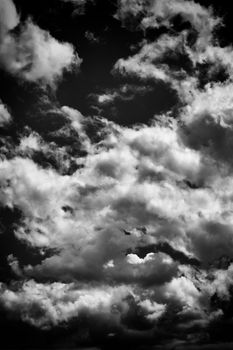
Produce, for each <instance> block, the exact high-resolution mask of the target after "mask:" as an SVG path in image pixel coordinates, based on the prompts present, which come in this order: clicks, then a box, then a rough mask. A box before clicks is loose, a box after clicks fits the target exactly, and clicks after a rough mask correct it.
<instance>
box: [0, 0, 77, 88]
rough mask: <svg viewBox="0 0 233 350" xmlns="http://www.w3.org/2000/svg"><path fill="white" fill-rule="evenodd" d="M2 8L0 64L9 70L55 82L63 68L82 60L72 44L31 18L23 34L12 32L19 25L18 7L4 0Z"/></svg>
mask: <svg viewBox="0 0 233 350" xmlns="http://www.w3.org/2000/svg"><path fill="white" fill-rule="evenodd" d="M2 7H3V9H4V11H5V12H6V14H7V17H6V19H4V20H2V22H1V26H2V28H3V30H2V33H3V34H2V37H1V38H0V39H1V40H0V65H1V66H2V68H3V69H5V70H6V71H7V72H9V73H11V74H13V75H16V76H19V77H20V78H23V79H25V80H28V81H42V82H43V83H46V84H50V85H53V84H54V83H55V82H56V81H57V79H59V78H60V77H61V76H62V73H63V71H64V70H66V69H72V67H75V66H76V67H77V66H78V65H79V64H80V63H81V60H80V58H79V57H78V55H77V54H76V53H75V52H74V48H73V47H72V45H71V44H69V43H61V42H59V41H57V40H56V39H55V38H53V37H52V36H51V35H50V33H48V32H47V31H45V30H43V29H41V28H39V27H38V26H37V25H36V24H34V23H33V22H32V21H31V20H27V22H26V24H25V25H23V26H21V31H20V34H18V35H12V34H11V33H10V32H9V30H10V29H13V28H14V27H15V26H16V25H17V24H18V16H17V14H16V10H15V7H14V5H13V3H12V1H11V0H8V1H4V3H3V5H2ZM0 20H1V18H0Z"/></svg>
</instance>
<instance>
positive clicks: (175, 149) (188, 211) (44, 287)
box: [0, 0, 233, 349]
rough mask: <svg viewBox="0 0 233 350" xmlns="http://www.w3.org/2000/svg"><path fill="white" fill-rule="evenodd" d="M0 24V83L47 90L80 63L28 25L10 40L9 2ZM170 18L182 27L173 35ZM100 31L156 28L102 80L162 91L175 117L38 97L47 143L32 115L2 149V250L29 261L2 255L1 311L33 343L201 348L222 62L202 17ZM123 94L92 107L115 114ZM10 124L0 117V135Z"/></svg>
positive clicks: (226, 55) (13, 17) (216, 257)
mask: <svg viewBox="0 0 233 350" xmlns="http://www.w3.org/2000/svg"><path fill="white" fill-rule="evenodd" d="M73 2H75V1H73ZM80 3H83V2H82V1H81V2H80ZM0 8H2V10H3V12H2V13H3V14H4V15H1V11H0V29H1V37H0V62H1V66H2V67H3V69H4V70H6V71H8V72H10V73H11V74H13V75H16V76H19V77H20V78H23V79H24V80H27V81H30V82H35V81H43V82H46V83H47V84H53V83H54V81H55V80H56V79H57V78H59V77H60V76H61V74H62V72H63V70H64V69H68V68H69V67H71V66H72V64H74V62H76V64H77V62H79V63H80V60H79V59H78V56H77V55H76V54H75V53H74V49H73V47H72V45H71V44H68V43H61V42H59V41H57V40H56V39H54V38H53V37H52V36H51V35H50V34H49V33H48V32H46V31H45V30H42V29H40V28H39V27H38V26H37V25H36V24H34V22H32V20H27V21H26V23H24V24H23V25H21V24H19V23H20V19H19V15H18V14H17V11H16V9H15V7H14V5H13V3H12V2H11V1H3V2H2V4H1V5H0ZM177 16H180V18H181V22H182V23H186V25H185V26H184V28H183V27H182V26H181V29H179V30H177V31H176V32H175V34H174V31H175V30H172V31H171V30H170V28H173V27H174V28H175V24H174V21H175V19H177ZM114 18H115V20H117V21H118V22H119V23H120V24H119V25H121V26H123V28H127V27H128V26H129V27H130V30H133V29H132V28H134V25H135V24H137V26H138V28H140V30H142V31H146V30H148V28H149V29H153V30H154V29H156V30H158V29H160V28H163V29H164V28H165V29H164V30H166V33H162V34H160V33H159V34H158V37H156V38H154V39H153V40H151V38H147V37H145V38H144V39H143V40H141V41H140V42H139V43H137V45H135V46H134V47H133V48H132V54H131V55H130V56H129V57H128V58H127V57H126V56H125V55H124V57H121V58H119V59H118V60H117V61H115V63H114V64H113V66H112V67H111V70H112V73H114V75H116V76H118V78H122V79H126V80H127V79H129V84H130V82H131V80H130V79H135V80H136V81H140V83H143V84H147V83H148V82H150V83H151V82H152V84H157V83H158V82H159V83H161V82H162V83H163V84H166V85H167V86H168V87H169V89H171V90H172V91H173V92H174V93H175V94H176V96H177V99H178V103H177V105H176V106H175V108H174V109H173V110H172V109H171V110H169V111H167V112H164V113H160V114H157V113H154V112H153V113H152V114H153V118H151V120H150V121H148V122H147V123H146V122H145V123H140V124H139V123H133V122H132V123H131V125H122V124H120V123H118V122H117V120H114V121H113V120H111V119H110V118H109V119H108V118H105V117H103V116H101V112H100V113H99V115H94V114H93V115H89V114H88V115H84V113H81V112H80V111H79V110H78V109H76V108H74V107H73V106H72V107H71V106H66V105H62V104H59V103H58V102H56V103H54V102H51V101H49V102H48V99H49V97H47V100H46V98H45V97H44V96H42V97H41V98H40V100H39V103H40V105H39V104H38V105H39V107H38V109H39V110H40V114H39V115H40V118H41V119H40V120H41V123H42V124H43V123H45V124H44V125H45V126H46V125H49V127H48V128H46V127H45V128H40V127H39V126H38V124H40V120H39V122H38V121H37V124H36V122H35V121H34V119H33V116H32V115H30V116H29V117H28V118H29V120H33V122H31V123H30V122H27V123H26V125H23V127H21V124H23V123H21V124H20V123H19V122H18V123H19V126H20V128H21V129H19V131H18V133H16V136H15V135H14V136H12V137H10V136H9V135H6V134H4V142H3V144H1V150H2V154H3V156H2V157H1V161H0V203H1V207H2V208H4V209H5V210H8V212H10V213H11V215H13V214H12V213H14V215H16V214H15V212H17V213H18V214H17V215H18V216H17V215H16V216H17V220H16V219H15V222H14V223H9V222H8V223H7V224H8V226H9V232H7V234H9V235H11V237H13V238H14V240H15V241H16V242H18V244H21V245H22V246H23V247H24V249H25V250H26V251H31V252H33V253H32V254H35V255H36V258H35V256H34V258H33V259H26V258H25V259H23V258H22V257H20V256H17V251H16V252H12V251H11V252H9V254H8V255H7V259H6V261H7V267H8V268H9V269H10V273H11V274H12V276H13V277H12V278H11V280H10V281H9V280H7V279H6V280H4V281H2V282H1V284H0V305H1V308H2V309H3V310H5V312H6V313H7V314H9V315H10V317H12V318H16V319H19V320H21V321H23V322H24V323H25V324H29V325H31V326H33V327H35V328H38V329H42V330H44V331H48V330H51V329H53V328H54V327H68V325H69V324H71V323H72V322H80V325H81V326H82V327H86V328H85V329H88V336H86V338H85V341H86V343H85V342H84V344H85V346H86V344H87V345H88V346H89V344H91V346H92V345H93V343H92V341H93V342H94V345H96V344H95V340H96V339H97V340H98V341H99V343H98V344H100V345H98V346H99V347H100V348H101V349H104V346H105V345H103V344H110V345H111V344H114V341H115V339H116V340H117V341H119V343H117V344H122V343H125V344H130V346H141V345H143V346H144V345H145V344H146V346H147V345H148V346H149V347H152V348H153V349H162V348H164V349H166V348H167V349H169V348H171V346H174V347H176V346H179V347H177V349H182V346H184V345H185V344H187V345H193V348H194V349H195V346H198V345H199V346H200V347H199V348H200V349H201V348H205V346H209V345H207V344H210V343H211V341H212V337H213V333H214V330H215V329H216V328H221V326H222V324H227V325H228V326H232V285H233V260H232V258H233V256H232V252H233V229H232V224H233V215H232V213H233V201H232V198H233V186H232V185H233V179H232V169H233V162H232V155H231V153H232V152H231V149H232V146H233V142H232V136H233V122H232V118H233V114H232V111H233V99H232V88H233V86H232V60H231V57H232V55H233V51H232V47H231V46H226V47H222V46H220V45H219V43H218V39H217V38H216V34H215V30H217V28H218V26H219V25H220V23H221V22H222V20H221V19H220V18H219V17H217V16H216V15H215V14H214V11H213V9H211V8H206V7H203V6H201V5H200V4H198V3H197V2H194V1H183V0H175V1H169V0H166V1H165V0H161V1H159V0H154V1H142V0H132V1H125V0H124V1H123V0H121V1H119V2H118V8H117V11H116V12H115V14H114ZM187 23H188V25H187ZM16 26H20V30H19V32H17V33H14V34H13V32H12V30H14V28H16ZM138 30H139V29H138ZM191 35H193V38H192V40H190V36H191ZM206 66H208V69H207V70H206ZM219 72H222V75H221V78H219V79H217V77H218V76H219V75H218V73H219ZM203 76H204V78H203ZM93 81H94V79H93ZM124 81H125V80H124ZM133 81H134V80H133ZM125 86H127V85H125ZM134 86H135V85H132V86H131V90H130V89H129V88H128V87H127V88H125V87H122V86H121V87H120V88H119V89H118V91H115V92H114V91H113V92H111V93H109V91H110V90H107V89H106V91H103V90H102V91H100V92H98V93H96V94H95V96H99V97H98V98H99V103H100V104H101V103H102V104H103V105H104V104H105V103H106V104H107V103H110V104H111V103H112V104H114V100H115V99H116V98H117V97H116V96H118V95H119V91H120V92H121V93H122V94H123V93H125V94H126V97H124V98H125V100H127V98H128V95H127V93H128V90H130V93H131V94H133V92H132V91H133V88H134ZM156 86H157V85H156ZM135 89H136V88H135ZM137 90H138V91H140V92H141V91H142V90H143V88H142V87H140V86H139V88H138V89H137ZM143 93H144V92H143ZM93 95H94V94H93ZM93 95H92V96H93ZM89 97H90V96H89ZM50 98H51V97H50ZM122 99H123V98H122ZM128 100H133V97H131V95H130V97H129V98H128ZM41 101H42V102H41ZM106 101H107V102H106ZM51 105H52V107H51ZM41 106H42V107H41ZM48 106H49V107H48ZM46 108H47V109H46ZM97 109H98V108H97V107H96V110H97ZM10 121H11V122H12V117H11V115H10V113H9V112H8V110H7V107H5V105H4V104H1V105H0V127H1V128H2V129H3V130H5V129H6V128H7V126H8V123H9V122H10ZM33 123H34V124H33ZM46 123H47V124H46ZM9 125H11V123H9ZM8 215H9V213H8ZM4 225H6V223H4V222H3V226H4ZM0 228H1V227H0ZM1 229H2V228H1ZM2 231H3V232H4V227H3V229H2ZM13 253H14V254H13ZM96 320H97V321H96ZM98 322H99V324H100V326H99V327H102V330H101V331H100V330H99V329H98V325H97V324H96V323H98ZM77 324H79V323H77ZM83 325H85V326H83ZM81 326H80V327H81ZM96 329H98V332H99V333H98V332H97V331H96ZM96 332H97V333H98V334H101V336H102V339H104V341H103V343H102V342H101V341H102V340H101V341H100V340H99V338H98V337H100V338H101V336H99V335H96ZM101 332H102V333H101ZM165 335H166V336H165ZM93 339H94V340H93ZM119 339H120V340H119ZM132 339H134V340H132ZM135 339H136V342H135ZM227 340H229V341H231V340H232V339H231V338H230V339H229V338H227ZM216 341H217V342H220V341H225V339H222V338H221V337H219V339H217V340H216ZM104 342H106V343H104ZM127 342H128V343H127ZM137 342H138V343H137ZM135 344H137V345H135ZM155 346H156V347H155ZM157 346H158V347H157ZM160 346H161V347H160ZM203 346H204V347H203ZM136 348H137V347H136ZM209 348H210V349H212V348H214V347H212V348H211V347H209ZM190 349H192V347H190Z"/></svg>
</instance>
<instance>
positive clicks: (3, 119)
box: [0, 101, 12, 126]
mask: <svg viewBox="0 0 233 350" xmlns="http://www.w3.org/2000/svg"><path fill="white" fill-rule="evenodd" d="M11 120H12V117H11V115H10V113H9V112H8V110H7V108H6V106H5V105H4V104H2V103H1V101H0V126H5V125H7V124H9V122H11Z"/></svg>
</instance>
